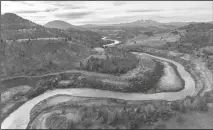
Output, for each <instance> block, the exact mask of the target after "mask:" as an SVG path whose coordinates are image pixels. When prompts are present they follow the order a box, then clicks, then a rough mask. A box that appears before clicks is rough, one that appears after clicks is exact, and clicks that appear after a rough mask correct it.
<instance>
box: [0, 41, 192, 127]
mask: <svg viewBox="0 0 213 130" xmlns="http://www.w3.org/2000/svg"><path fill="white" fill-rule="evenodd" d="M102 39H105V40H111V39H107V38H105V37H104V38H102ZM114 41H115V42H114V43H113V44H111V45H110V46H113V45H115V44H118V43H119V41H117V40H114ZM133 54H136V55H147V56H150V57H153V58H157V59H159V60H164V61H168V62H171V63H173V64H174V65H176V66H177V70H178V72H179V74H180V76H181V77H182V79H184V81H185V86H184V89H182V90H181V91H179V92H162V93H156V94H139V93H121V92H112V91H106V90H98V89H89V88H70V89H55V90H49V91H47V92H45V93H44V94H41V95H39V96H37V97H35V98H33V99H31V100H29V101H28V102H26V103H25V104H23V105H22V106H20V107H19V108H18V109H17V110H15V111H14V112H12V113H11V114H10V115H9V116H8V117H7V118H5V120H4V121H3V122H2V124H1V129H26V127H27V125H28V123H29V120H30V110H31V109H32V108H33V107H34V106H35V105H36V104H37V103H39V102H40V101H42V100H44V99H46V98H48V97H51V96H54V95H58V94H67V95H73V96H86V97H106V98H116V99H124V100H167V101H173V100H178V99H182V98H185V97H186V96H187V95H194V94H196V91H195V82H194V80H193V78H192V77H191V75H190V74H189V73H188V72H187V71H186V70H185V69H184V67H183V66H182V65H181V64H179V63H177V62H175V61H172V60H168V59H166V58H162V57H157V56H153V55H150V54H146V53H139V52H133Z"/></svg>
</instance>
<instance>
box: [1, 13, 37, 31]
mask: <svg viewBox="0 0 213 130" xmlns="http://www.w3.org/2000/svg"><path fill="white" fill-rule="evenodd" d="M1 19H2V21H1V26H2V27H3V29H4V30H18V29H28V28H33V27H35V26H38V25H37V24H35V23H33V22H31V21H29V20H27V19H24V18H22V17H21V16H18V15H17V14H14V13H5V14H3V15H2V16H1Z"/></svg>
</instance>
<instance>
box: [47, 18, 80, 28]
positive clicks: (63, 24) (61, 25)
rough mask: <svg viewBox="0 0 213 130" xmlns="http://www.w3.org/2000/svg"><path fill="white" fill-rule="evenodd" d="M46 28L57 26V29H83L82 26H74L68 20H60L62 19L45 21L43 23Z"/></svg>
mask: <svg viewBox="0 0 213 130" xmlns="http://www.w3.org/2000/svg"><path fill="white" fill-rule="evenodd" d="M44 27H46V28H58V29H68V28H72V29H83V28H82V27H78V26H74V25H72V24H70V23H68V22H65V21H62V20H54V21H50V22H48V23H46V24H45V25H44Z"/></svg>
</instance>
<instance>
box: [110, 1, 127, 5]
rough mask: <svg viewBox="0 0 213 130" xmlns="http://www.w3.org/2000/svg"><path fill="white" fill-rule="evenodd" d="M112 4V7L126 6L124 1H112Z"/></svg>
mask: <svg viewBox="0 0 213 130" xmlns="http://www.w3.org/2000/svg"><path fill="white" fill-rule="evenodd" d="M112 4H113V5H114V6H121V5H124V4H126V2H124V1H113V2H112Z"/></svg>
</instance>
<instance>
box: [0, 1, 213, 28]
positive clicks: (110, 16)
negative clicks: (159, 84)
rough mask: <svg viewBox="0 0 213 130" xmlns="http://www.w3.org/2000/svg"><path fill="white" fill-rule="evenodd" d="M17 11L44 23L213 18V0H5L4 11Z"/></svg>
mask: <svg viewBox="0 0 213 130" xmlns="http://www.w3.org/2000/svg"><path fill="white" fill-rule="evenodd" d="M4 13H15V14H17V15H19V16H21V17H23V18H25V19H29V20H31V21H33V22H35V23H38V24H41V25H44V24H46V23H47V22H49V21H53V20H63V21H66V22H68V23H70V24H73V25H83V24H118V23H127V22H133V21H136V20H141V19H143V20H147V19H151V20H155V21H159V22H191V21H196V22H206V21H213V2H212V1H1V14H4Z"/></svg>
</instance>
